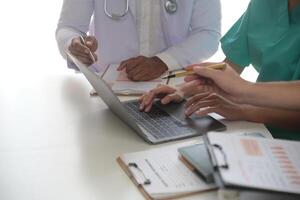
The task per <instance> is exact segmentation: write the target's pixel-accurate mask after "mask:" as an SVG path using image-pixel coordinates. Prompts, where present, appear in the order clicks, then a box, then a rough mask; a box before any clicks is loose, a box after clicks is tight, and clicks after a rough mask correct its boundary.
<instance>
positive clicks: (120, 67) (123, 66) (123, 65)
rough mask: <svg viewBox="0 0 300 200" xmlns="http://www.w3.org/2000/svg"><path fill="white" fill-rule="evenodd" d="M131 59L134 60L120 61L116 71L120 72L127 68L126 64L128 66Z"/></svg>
mask: <svg viewBox="0 0 300 200" xmlns="http://www.w3.org/2000/svg"><path fill="white" fill-rule="evenodd" d="M133 59H135V58H129V59H127V60H124V61H122V62H121V63H120V65H119V67H118V68H117V70H118V71H122V70H123V69H125V68H126V66H127V64H128V63H129V62H130V61H132V60H133Z"/></svg>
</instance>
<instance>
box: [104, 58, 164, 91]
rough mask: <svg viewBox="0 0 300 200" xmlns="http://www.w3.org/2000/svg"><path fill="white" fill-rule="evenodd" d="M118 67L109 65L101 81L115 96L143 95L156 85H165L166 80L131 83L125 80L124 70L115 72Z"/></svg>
mask: <svg viewBox="0 0 300 200" xmlns="http://www.w3.org/2000/svg"><path fill="white" fill-rule="evenodd" d="M118 66H119V65H117V64H113V65H109V66H108V67H107V69H106V71H105V72H104V74H103V79H104V80H105V81H106V82H107V83H108V84H109V85H110V86H111V88H112V90H113V91H114V92H115V93H116V94H120V95H139V94H143V93H145V92H147V91H149V90H151V89H153V88H155V87H156V86H157V85H158V84H166V83H167V80H165V79H161V78H157V79H154V80H151V81H141V82H133V81H131V80H129V79H128V78H127V74H126V72H125V70H123V71H121V72H120V71H117V68H118Z"/></svg>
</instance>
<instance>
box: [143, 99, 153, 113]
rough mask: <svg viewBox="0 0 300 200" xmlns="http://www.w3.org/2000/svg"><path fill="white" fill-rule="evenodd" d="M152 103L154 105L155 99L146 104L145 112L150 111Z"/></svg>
mask: <svg viewBox="0 0 300 200" xmlns="http://www.w3.org/2000/svg"><path fill="white" fill-rule="evenodd" d="M152 105H153V101H151V103H150V104H148V105H147V106H146V108H145V112H150V110H151V108H152Z"/></svg>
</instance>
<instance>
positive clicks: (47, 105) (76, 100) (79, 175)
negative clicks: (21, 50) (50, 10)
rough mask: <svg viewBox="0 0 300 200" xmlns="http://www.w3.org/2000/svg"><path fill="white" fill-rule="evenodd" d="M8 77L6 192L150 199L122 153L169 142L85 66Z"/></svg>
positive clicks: (232, 127)
mask: <svg viewBox="0 0 300 200" xmlns="http://www.w3.org/2000/svg"><path fill="white" fill-rule="evenodd" d="M20 77H21V76H20ZM8 82H9V81H8V78H7V79H5V78H4V79H1V80H0V199H1V200H20V199H22V200H54V199H55V200H69V199H70V200H71V199H72V200H79V199H80V200H82V199H84V200H94V199H128V200H129V199H130V200H135V199H143V197H142V195H141V194H140V193H139V191H138V190H137V188H136V187H135V186H134V184H133V183H132V182H131V180H130V179H129V178H128V177H127V175H126V174H125V173H124V172H123V171H122V170H121V168H120V167H119V166H118V164H117V162H116V158H117V157H118V156H119V155H121V154H123V153H126V152H134V151H140V150H145V149H150V148H156V147H159V146H163V145H168V144H162V145H155V146H153V145H149V144H147V143H145V142H144V141H143V140H142V139H141V138H140V137H139V136H137V135H136V134H135V133H134V132H133V131H132V130H131V129H130V128H129V127H128V126H127V125H126V124H124V123H123V122H121V121H120V120H119V119H118V118H117V117H116V116H115V115H113V114H112V113H111V112H110V111H109V110H108V109H107V107H106V105H105V104H104V103H103V102H102V101H101V100H100V98H91V97H89V95H88V94H89V91H90V89H91V87H90V85H89V84H88V83H87V81H86V80H85V79H84V78H83V76H81V75H80V74H71V73H70V74H69V75H52V76H51V75H48V76H41V77H36V78H34V79H26V77H25V78H24V77H23V78H20V80H19V82H18V83H17V84H13V85H11V86H10V87H8V86H7V85H6V84H7V83H8ZM8 88H9V89H8ZM225 123H226V124H227V126H228V130H227V132H238V131H239V128H248V129H249V131H255V130H257V131H260V132H263V133H265V134H268V131H267V130H266V129H265V128H264V126H263V125H260V124H254V123H247V122H225ZM194 139H199V138H194ZM194 139H193V140H194ZM169 144H170V143H169ZM171 144H174V142H173V143H171ZM186 199H216V193H215V192H209V193H204V194H201V195H197V196H193V197H189V198H186Z"/></svg>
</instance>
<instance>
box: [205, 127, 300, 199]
mask: <svg viewBox="0 0 300 200" xmlns="http://www.w3.org/2000/svg"><path fill="white" fill-rule="evenodd" d="M209 141H210V143H211V144H218V145H219V146H221V147H222V151H223V152H224V154H225V155H226V159H225V160H227V163H228V165H229V168H228V169H223V168H220V170H221V171H220V172H221V176H222V179H223V181H224V182H225V185H226V184H230V185H236V186H244V187H249V188H256V189H266V190H272V191H279V192H288V193H295V194H300V142H295V141H288V140H273V139H266V138H254V137H253V138H252V137H243V136H233V135H223V134H215V133H209ZM214 154H215V155H216V158H217V162H218V164H219V165H221V164H224V162H225V160H224V156H223V155H222V153H220V150H219V149H217V148H215V149H214Z"/></svg>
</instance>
